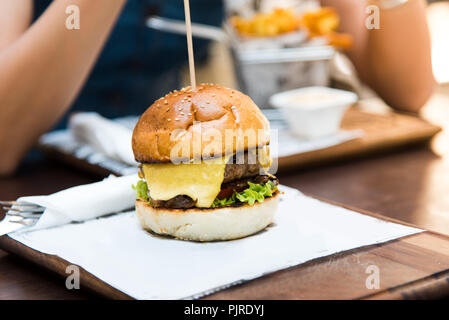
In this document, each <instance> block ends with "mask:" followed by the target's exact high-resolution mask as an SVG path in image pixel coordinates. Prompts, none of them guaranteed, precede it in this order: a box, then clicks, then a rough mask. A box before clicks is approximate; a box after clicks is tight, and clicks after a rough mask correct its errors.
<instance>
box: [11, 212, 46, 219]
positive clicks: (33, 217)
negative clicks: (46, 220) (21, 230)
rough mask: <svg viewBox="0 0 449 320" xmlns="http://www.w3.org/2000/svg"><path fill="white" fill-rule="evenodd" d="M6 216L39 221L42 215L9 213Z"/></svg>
mask: <svg viewBox="0 0 449 320" xmlns="http://www.w3.org/2000/svg"><path fill="white" fill-rule="evenodd" d="M6 215H7V216H11V217H21V218H24V219H39V218H40V217H41V215H39V214H31V215H27V214H20V213H10V212H7V213H6Z"/></svg>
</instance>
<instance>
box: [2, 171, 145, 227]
mask: <svg viewBox="0 0 449 320" xmlns="http://www.w3.org/2000/svg"><path fill="white" fill-rule="evenodd" d="M137 181H138V177H137V175H131V176H124V177H118V178H117V177H114V176H110V177H109V178H106V179H105V180H103V181H100V182H96V183H91V184H86V185H81V186H77V187H73V188H69V189H66V190H63V191H60V192H57V193H54V194H51V195H48V196H31V197H21V198H19V199H17V201H18V202H19V203H31V204H37V205H40V206H42V207H44V208H46V210H45V212H44V213H43V215H42V216H41V217H40V219H39V220H38V222H37V223H36V224H35V225H34V226H33V227H32V228H24V229H23V231H30V230H37V229H44V228H49V227H55V226H60V225H64V224H67V223H70V222H81V221H86V220H89V219H93V218H96V217H100V216H104V215H107V214H111V213H117V212H120V211H123V210H126V209H131V208H133V207H134V204H135V191H134V190H133V189H132V185H133V184H136V182H137ZM12 220H17V218H16V217H7V218H6V219H5V220H4V221H2V222H0V231H2V230H3V232H0V234H2V233H9V232H13V231H16V230H18V229H22V228H23V227H22V225H20V224H17V223H12V222H11V221H12Z"/></svg>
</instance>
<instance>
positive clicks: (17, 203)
mask: <svg viewBox="0 0 449 320" xmlns="http://www.w3.org/2000/svg"><path fill="white" fill-rule="evenodd" d="M0 205H2V206H19V207H26V208H42V207H41V206H39V205H36V204H27V203H20V202H17V201H0Z"/></svg>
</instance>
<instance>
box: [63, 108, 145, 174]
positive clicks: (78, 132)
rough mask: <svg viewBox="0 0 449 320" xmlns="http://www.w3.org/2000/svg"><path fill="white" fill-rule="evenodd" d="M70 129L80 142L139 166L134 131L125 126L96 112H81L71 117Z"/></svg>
mask: <svg viewBox="0 0 449 320" xmlns="http://www.w3.org/2000/svg"><path fill="white" fill-rule="evenodd" d="M69 130H70V131H71V132H72V134H73V136H74V137H75V139H76V140H77V141H78V142H80V143H83V144H87V145H90V146H91V147H92V148H93V149H95V150H96V151H98V152H99V153H102V154H103V155H105V156H107V157H109V158H111V159H115V160H118V161H121V162H124V163H126V164H129V165H131V166H137V162H136V161H135V160H134V154H133V151H132V145H131V140H132V131H131V130H130V129H128V128H126V127H125V126H122V125H121V124H119V123H117V122H114V121H111V120H108V119H106V118H104V117H102V116H100V115H99V114H98V113H96V112H81V113H75V114H73V115H72V116H71V117H70V119H69Z"/></svg>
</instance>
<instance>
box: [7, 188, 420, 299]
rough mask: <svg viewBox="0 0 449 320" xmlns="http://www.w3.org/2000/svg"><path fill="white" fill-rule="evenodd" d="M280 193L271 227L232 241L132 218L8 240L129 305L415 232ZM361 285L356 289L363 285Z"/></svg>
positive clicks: (189, 293)
mask: <svg viewBox="0 0 449 320" xmlns="http://www.w3.org/2000/svg"><path fill="white" fill-rule="evenodd" d="M280 188H281V190H282V191H284V194H283V195H282V198H281V202H280V204H279V210H278V212H277V213H276V215H275V218H274V223H273V224H272V225H271V226H270V227H268V228H267V229H266V230H264V231H262V232H259V233H257V234H255V235H253V236H250V237H247V238H243V239H238V240H233V241H219V242H209V243H198V242H190V241H182V240H174V239H171V238H167V237H160V236H156V235H153V234H150V233H148V232H146V231H144V230H142V228H141V227H140V225H139V222H138V220H137V217H136V214H135V212H134V211H131V212H126V213H121V214H117V215H113V216H109V217H105V218H100V219H93V220H89V221H87V222H85V223H81V224H79V223H78V224H66V225H63V226H61V227H57V228H50V229H45V230H37V231H32V232H26V233H20V234H17V233H13V234H10V237H12V238H13V239H15V240H16V241H19V242H21V243H23V244H24V245H26V246H28V247H30V248H33V249H35V250H38V251H40V252H43V253H46V254H52V255H57V256H59V257H61V258H62V259H65V260H67V261H69V262H70V263H72V264H76V265H79V266H80V267H82V268H83V269H85V270H86V271H88V272H90V273H91V274H93V275H94V276H96V277H97V278H99V279H100V280H102V281H104V282H106V283H108V284H109V285H111V286H113V287H114V288H117V289H118V290H120V291H122V292H124V293H126V294H128V295H129V296H131V297H134V298H137V299H182V298H198V297H200V296H203V295H207V294H210V293H213V292H215V291H218V290H222V289H224V288H227V287H229V286H231V285H234V284H238V283H241V282H244V281H248V280H251V279H254V278H257V277H261V276H263V275H265V274H267V273H270V272H274V271H277V270H281V269H284V268H288V267H291V266H294V265H298V264H301V263H304V262H306V261H309V260H312V259H315V258H319V257H323V256H327V255H330V254H333V253H336V252H340V251H345V250H350V249H354V248H358V247H361V246H366V245H372V244H376V243H381V242H385V241H389V240H392V239H396V238H399V237H403V236H407V235H411V234H414V233H418V232H421V231H422V230H419V229H416V228H411V227H407V226H404V225H400V224H396V223H391V222H387V221H384V220H380V219H376V218H373V217H370V216H366V215H363V214H359V213H357V212H354V211H351V210H348V209H345V208H341V207H337V206H334V205H331V204H328V203H325V202H321V201H318V200H315V199H312V198H309V197H306V196H304V195H302V194H301V193H300V192H298V191H297V190H294V189H291V188H287V187H284V186H280ZM357 268H362V270H363V271H362V272H364V271H365V269H364V268H366V266H364V265H361V264H355V265H354V270H360V269H357ZM361 281H363V283H362V284H361V285H364V281H365V279H362V280H361ZM81 287H83V282H82V281H81Z"/></svg>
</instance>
